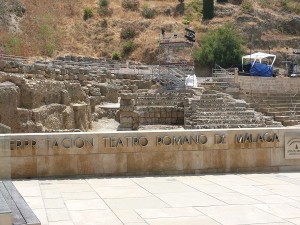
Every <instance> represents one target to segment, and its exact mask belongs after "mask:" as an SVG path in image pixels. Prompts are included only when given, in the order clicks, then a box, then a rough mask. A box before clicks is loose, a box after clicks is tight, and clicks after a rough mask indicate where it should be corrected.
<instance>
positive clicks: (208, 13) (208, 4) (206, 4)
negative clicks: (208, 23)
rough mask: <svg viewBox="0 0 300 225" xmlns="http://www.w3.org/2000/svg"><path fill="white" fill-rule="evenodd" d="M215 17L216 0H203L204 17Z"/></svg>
mask: <svg viewBox="0 0 300 225" xmlns="http://www.w3.org/2000/svg"><path fill="white" fill-rule="evenodd" d="M212 18H214V0H203V19H204V20H210V19H212Z"/></svg>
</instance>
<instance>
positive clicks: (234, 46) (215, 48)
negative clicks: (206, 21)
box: [194, 24, 243, 67]
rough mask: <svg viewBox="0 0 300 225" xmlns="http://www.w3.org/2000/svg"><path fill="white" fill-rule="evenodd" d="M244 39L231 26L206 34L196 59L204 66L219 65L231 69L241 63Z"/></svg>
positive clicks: (196, 53) (195, 54)
mask: <svg viewBox="0 0 300 225" xmlns="http://www.w3.org/2000/svg"><path fill="white" fill-rule="evenodd" d="M242 42H243V41H242V38H241V36H240V35H239V33H238V31H237V30H236V29H235V28H234V27H233V26H232V25H230V24H226V25H225V26H223V27H220V28H218V29H216V30H210V31H208V33H206V34H205V36H204V37H203V40H202V43H201V49H200V50H198V51H196V52H195V53H194V58H195V59H196V61H198V62H199V63H200V64H202V65H209V66H212V65H213V64H214V63H217V64H218V65H220V66H223V67H230V66H232V65H234V64H237V63H239V61H240V59H241V56H242V54H243V48H242Z"/></svg>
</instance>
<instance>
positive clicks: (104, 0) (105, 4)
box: [99, 0, 109, 8]
mask: <svg viewBox="0 0 300 225" xmlns="http://www.w3.org/2000/svg"><path fill="white" fill-rule="evenodd" d="M108 4H109V1H108V0H99V7H100V8H101V7H108Z"/></svg>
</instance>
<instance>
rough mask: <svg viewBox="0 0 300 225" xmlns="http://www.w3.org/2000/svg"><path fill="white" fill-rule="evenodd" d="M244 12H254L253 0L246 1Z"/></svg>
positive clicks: (243, 7)
mask: <svg viewBox="0 0 300 225" xmlns="http://www.w3.org/2000/svg"><path fill="white" fill-rule="evenodd" d="M241 7H242V11H243V12H245V13H249V12H252V11H253V5H252V0H244V1H243V2H242V5H241Z"/></svg>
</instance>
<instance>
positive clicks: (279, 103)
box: [240, 93, 300, 126]
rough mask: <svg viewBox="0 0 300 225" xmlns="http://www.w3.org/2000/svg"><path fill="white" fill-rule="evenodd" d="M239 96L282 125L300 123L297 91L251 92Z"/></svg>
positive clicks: (299, 97) (299, 100)
mask: <svg viewBox="0 0 300 225" xmlns="http://www.w3.org/2000/svg"><path fill="white" fill-rule="evenodd" d="M240 97H241V98H243V99H245V100H246V101H248V102H249V103H250V105H251V107H253V108H255V109H256V110H257V111H259V112H262V113H264V114H265V115H267V116H270V117H271V118H272V119H274V120H275V121H278V122H280V123H282V124H283V125H284V126H293V125H298V124H299V123H300V94H298V93H296V94H292V93H277V94H276V93H269V94H260V93H256V94H254V93H252V94H251V95H246V94H243V95H242V96H240Z"/></svg>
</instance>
